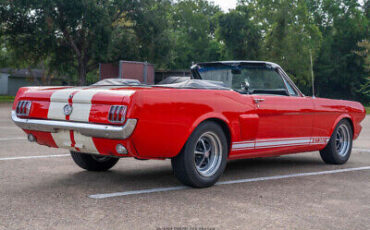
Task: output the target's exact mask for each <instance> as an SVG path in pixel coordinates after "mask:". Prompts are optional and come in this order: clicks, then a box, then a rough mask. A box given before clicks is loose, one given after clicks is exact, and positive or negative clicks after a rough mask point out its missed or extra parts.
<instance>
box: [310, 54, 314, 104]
mask: <svg viewBox="0 0 370 230" xmlns="http://www.w3.org/2000/svg"><path fill="white" fill-rule="evenodd" d="M310 60H311V82H312V97H313V98H315V77H314V75H313V62H312V50H311V49H310Z"/></svg>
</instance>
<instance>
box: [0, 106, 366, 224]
mask: <svg viewBox="0 0 370 230" xmlns="http://www.w3.org/2000/svg"><path fill="white" fill-rule="evenodd" d="M10 106H11V105H10V104H5V103H2V104H0V229H1V230H2V229H369V226H370V116H367V117H366V119H365V121H364V122H363V123H362V125H363V131H362V133H361V135H360V137H359V139H358V140H356V141H355V143H354V149H353V152H352V156H351V158H350V160H349V162H348V163H347V164H345V165H339V166H335V165H325V164H324V163H323V162H322V161H321V159H320V156H319V154H318V152H311V153H302V154H296V155H289V156H282V157H274V158H264V159H248V160H234V161H230V162H229V163H228V166H227V168H226V171H225V173H224V175H223V176H222V178H221V180H220V181H221V183H220V184H218V185H216V186H213V187H211V188H206V189H192V188H186V187H183V186H182V185H181V184H180V183H179V182H178V181H177V180H176V178H175V177H174V176H173V175H172V169H171V165H170V161H169V160H165V161H154V160H153V161H138V160H135V159H122V160H120V162H119V163H118V164H117V165H116V166H115V167H114V168H113V169H112V170H111V171H108V172H102V173H95V172H87V171H83V170H82V169H80V168H79V167H77V166H76V165H75V164H74V162H73V161H72V159H70V157H69V155H68V152H67V151H66V150H61V149H52V148H48V147H44V146H39V145H37V144H33V143H29V142H28V141H27V140H26V137H25V135H24V134H23V132H22V131H21V130H20V129H18V128H17V127H16V126H15V125H13V123H12V122H11V119H10ZM342 169H344V170H342ZM165 190H168V191H165Z"/></svg>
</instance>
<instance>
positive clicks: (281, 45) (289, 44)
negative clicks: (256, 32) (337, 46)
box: [255, 0, 322, 94]
mask: <svg viewBox="0 0 370 230" xmlns="http://www.w3.org/2000/svg"><path fill="white" fill-rule="evenodd" d="M255 6H256V11H257V12H258V13H257V14H256V15H257V18H258V20H259V21H260V22H261V24H262V27H263V28H262V34H263V38H264V44H263V55H262V57H263V59H265V60H270V61H272V62H276V63H278V64H280V65H281V66H282V67H283V69H284V70H285V71H287V73H288V74H289V75H290V76H291V77H292V78H293V80H294V81H295V82H296V84H297V85H298V87H299V88H300V89H301V90H302V91H303V92H304V93H305V94H310V89H311V80H310V79H311V72H310V70H311V64H310V53H313V56H314V58H315V57H316V55H317V53H318V51H319V48H320V42H321V39H322V37H321V32H320V30H319V28H318V27H317V26H316V25H315V23H314V20H313V18H312V15H311V14H310V12H309V10H308V7H307V5H306V2H305V1H303V0H281V1H266V0H257V1H255Z"/></svg>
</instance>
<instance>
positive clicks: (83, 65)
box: [78, 60, 87, 86]
mask: <svg viewBox="0 0 370 230" xmlns="http://www.w3.org/2000/svg"><path fill="white" fill-rule="evenodd" d="M86 75H87V61H85V60H78V85H80V86H83V85H86Z"/></svg>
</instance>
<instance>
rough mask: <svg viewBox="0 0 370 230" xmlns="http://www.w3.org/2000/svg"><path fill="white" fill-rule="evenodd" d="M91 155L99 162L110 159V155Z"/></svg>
mask: <svg viewBox="0 0 370 230" xmlns="http://www.w3.org/2000/svg"><path fill="white" fill-rule="evenodd" d="M91 157H92V158H93V159H94V160H96V161H97V162H105V161H108V160H109V159H110V157H106V156H91Z"/></svg>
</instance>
